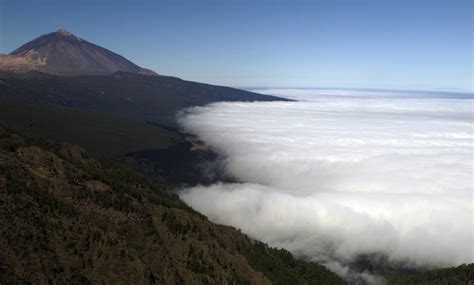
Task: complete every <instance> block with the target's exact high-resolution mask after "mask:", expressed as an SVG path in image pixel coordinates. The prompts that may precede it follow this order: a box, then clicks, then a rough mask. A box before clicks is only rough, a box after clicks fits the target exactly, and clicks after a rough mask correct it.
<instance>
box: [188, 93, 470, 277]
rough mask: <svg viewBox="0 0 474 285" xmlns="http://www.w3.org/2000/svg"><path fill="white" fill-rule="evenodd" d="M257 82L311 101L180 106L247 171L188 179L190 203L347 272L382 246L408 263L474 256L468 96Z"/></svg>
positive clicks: (229, 166)
mask: <svg viewBox="0 0 474 285" xmlns="http://www.w3.org/2000/svg"><path fill="white" fill-rule="evenodd" d="M261 92H265V93H267V94H272V95H277V96H286V97H288V98H293V99H298V100H304V101H300V102H255V103H216V104H211V105H208V106H205V107H195V108H192V109H188V110H186V112H184V113H182V114H181V116H180V124H181V126H182V127H183V129H184V130H185V131H186V132H189V133H193V134H196V135H197V136H199V137H200V138H201V139H203V140H204V141H206V142H207V143H208V144H209V145H211V146H212V147H213V148H214V149H215V150H217V151H218V152H219V153H220V154H221V155H222V157H223V159H224V165H225V167H226V171H227V172H228V173H229V174H230V175H232V176H234V177H236V178H238V180H239V181H243V182H242V183H230V184H225V183H218V184H214V185H211V186H207V187H204V186H198V187H193V188H189V189H184V190H183V191H182V192H181V194H180V196H181V198H182V199H183V200H184V201H185V202H186V203H188V204H189V205H190V206H192V207H193V208H195V209H196V210H198V211H200V212H202V213H203V214H205V215H207V216H208V217H209V218H210V219H211V220H212V221H215V222H218V223H222V224H227V225H232V226H235V227H237V228H240V229H242V231H243V232H245V233H247V234H248V235H250V236H252V237H254V238H256V239H260V240H263V241H265V242H268V243H269V244H271V245H272V246H277V247H284V248H286V249H288V250H290V251H291V252H293V253H294V254H296V255H297V256H300V257H305V258H308V259H311V260H315V261H318V262H322V263H324V264H326V265H328V266H329V267H330V268H332V269H334V270H337V271H338V272H339V273H340V274H342V275H344V270H347V268H344V265H345V264H349V263H350V262H351V261H353V260H354V259H355V258H356V257H358V256H360V255H370V254H379V253H381V254H383V255H385V256H386V257H387V258H388V260H389V261H393V262H400V263H403V264H407V265H410V266H428V267H429V266H433V267H441V266H454V265H458V264H461V263H464V262H473V260H474V258H473V245H472V239H473V228H474V225H473V195H472V194H473V155H474V152H473V120H472V119H473V118H472V108H473V99H472V97H471V95H469V94H467V95H466V94H457V95H456V94H446V93H414V92H412V93H409V92H393V91H392V92H382V91H350V90H342V91H338V90H304V91H301V90H264V91H261Z"/></svg>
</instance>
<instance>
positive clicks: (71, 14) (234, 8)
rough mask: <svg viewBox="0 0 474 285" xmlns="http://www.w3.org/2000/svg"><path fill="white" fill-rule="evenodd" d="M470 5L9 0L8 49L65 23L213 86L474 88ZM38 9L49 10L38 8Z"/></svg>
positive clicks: (4, 15) (443, 0) (5, 0)
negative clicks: (473, 84) (473, 83)
mask: <svg viewBox="0 0 474 285" xmlns="http://www.w3.org/2000/svg"><path fill="white" fill-rule="evenodd" d="M472 8H473V7H472V1H468V0H432V1H427V0H415V1H404V0H403V1H396V0H386V1H371V0H361V1H348V0H338V1H326V0H320V1H284V0H281V1H280V0H275V1H269V0H260V1H230V0H229V1H209V0H208V1H199V2H193V1H186V0H180V1H155V2H151V1H116V2H114V5H111V2H110V1H107V0H104V1H57V0H47V1H35V0H20V1H11V0H2V1H0V21H1V22H0V23H1V25H0V52H1V53H8V52H11V51H12V50H13V49H15V48H17V47H19V46H20V45H21V44H24V43H25V42H27V41H30V40H32V39H33V38H36V37H38V36H40V35H42V34H45V33H49V32H53V31H56V30H58V29H59V28H60V27H65V28H66V29H68V30H70V31H71V32H72V33H74V34H76V35H77V36H79V37H81V38H84V39H86V40H88V41H90V42H92V43H95V44H98V45H100V46H103V47H105V48H107V49H110V50H112V51H114V52H116V53H118V54H121V55H123V56H125V57H126V58H128V59H130V60H131V61H133V62H135V63H137V64H138V65H141V66H143V67H146V68H151V69H153V70H155V71H156V72H158V73H160V74H164V75H172V76H177V77H181V78H183V79H187V80H193V81H200V82H205V83H210V84H217V85H227V86H233V87H242V86H270V87H273V88H275V87H288V86H291V87H298V88H309V87H325V86H334V87H337V88H383V89H403V90H407V89H410V90H413V89H416V90H436V89H449V90H463V91H468V92H472V91H473V86H472V81H473V74H472V37H473V33H472V18H473V16H472ZM39 11H40V12H39Z"/></svg>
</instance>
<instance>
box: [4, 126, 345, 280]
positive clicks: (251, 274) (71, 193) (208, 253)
mask: <svg viewBox="0 0 474 285" xmlns="http://www.w3.org/2000/svg"><path fill="white" fill-rule="evenodd" d="M0 202H1V207H0V216H1V217H2V219H0V228H1V229H2V235H0V242H1V244H2V250H1V251H0V282H2V284H3V283H4V284H15V283H22V284H23V283H33V284H44V283H63V284H64V283H76V284H77V283H80V284H90V283H93V284H97V283H108V284H110V283H113V284H115V283H120V282H123V283H125V284H164V283H166V284H176V283H178V284H181V283H192V284H270V283H271V282H273V283H275V284H316V283H317V284H342V283H344V282H343V281H342V280H341V279H340V278H339V277H337V276H336V275H335V274H334V273H332V272H330V271H328V270H327V269H325V268H324V267H322V266H320V265H317V264H314V263H308V262H304V261H300V260H296V259H294V258H293V257H292V255H291V254H290V253H288V252H287V251H285V250H277V249H273V248H269V247H268V246H266V245H265V244H263V243H260V242H257V241H254V240H251V239H249V238H248V237H247V236H245V235H243V234H241V233H240V232H239V231H237V230H235V229H233V228H231V227H225V226H218V225H215V224H213V223H211V222H209V221H208V220H207V219H206V218H205V217H204V216H202V215H201V214H199V213H197V212H195V211H193V210H192V209H190V208H189V207H187V206H186V205H185V204H184V203H182V202H181V201H180V200H179V199H178V198H177V196H175V195H173V194H171V193H170V192H169V191H166V188H165V187H164V186H160V185H151V184H148V183H146V182H145V181H144V180H143V179H142V178H141V177H140V176H139V175H137V174H136V173H135V172H133V171H132V170H130V169H129V168H127V167H125V166H122V165H118V164H114V163H106V164H101V163H100V162H99V161H97V160H96V159H94V158H91V157H90V156H89V155H88V154H87V153H86V152H85V151H84V150H83V149H82V148H80V147H78V146H73V145H56V144H51V143H45V142H42V141H32V140H29V139H25V138H23V137H21V136H19V135H17V134H15V133H13V132H11V131H9V130H6V129H3V128H2V129H0Z"/></svg>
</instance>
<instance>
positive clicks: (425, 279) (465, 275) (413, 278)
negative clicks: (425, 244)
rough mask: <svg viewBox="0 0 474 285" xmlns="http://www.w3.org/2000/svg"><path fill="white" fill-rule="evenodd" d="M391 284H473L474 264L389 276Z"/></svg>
mask: <svg viewBox="0 0 474 285" xmlns="http://www.w3.org/2000/svg"><path fill="white" fill-rule="evenodd" d="M386 279H387V284H390V285H392V284H393V285H405V284H413V285H415V284H416V285H458V284H459V285H471V284H474V264H468V265H466V264H463V265H460V266H458V267H452V268H445V269H439V270H432V271H427V272H423V273H415V274H407V275H396V276H389V277H387V278H386Z"/></svg>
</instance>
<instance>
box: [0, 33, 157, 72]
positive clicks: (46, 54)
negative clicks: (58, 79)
mask: <svg viewBox="0 0 474 285" xmlns="http://www.w3.org/2000/svg"><path fill="white" fill-rule="evenodd" d="M0 70H3V71H13V72H29V71H39V72H44V73H49V74H53V75H66V76H74V75H109V74H112V73H114V72H117V71H123V72H129V73H137V74H146V75H157V74H156V73H155V72H153V71H151V70H149V69H145V68H142V67H140V66H138V65H136V64H134V63H133V62H131V61H129V60H128V59H126V58H124V57H123V56H121V55H118V54H116V53H114V52H112V51H110V50H108V49H105V48H103V47H100V46H98V45H95V44H93V43H90V42H88V41H86V40H84V39H81V38H79V37H77V36H75V35H74V34H72V33H71V32H69V31H67V30H66V29H63V28H61V29H60V30H58V31H57V32H53V33H49V34H45V35H42V36H40V37H38V38H36V39H34V40H32V41H30V42H28V43H26V44H24V45H22V46H21V47H19V48H17V49H16V50H14V51H13V52H11V53H10V54H8V55H0Z"/></svg>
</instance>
